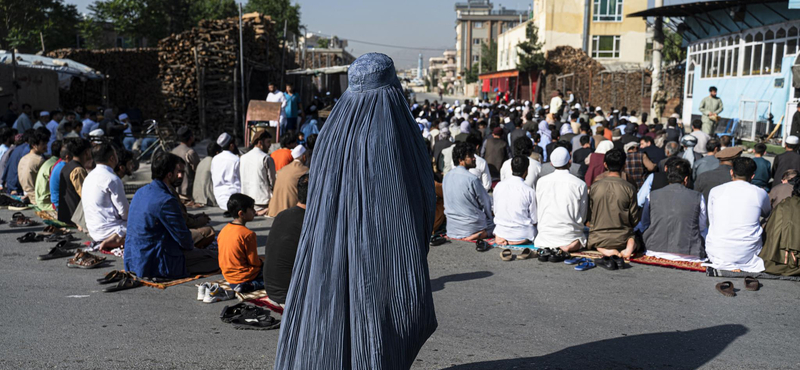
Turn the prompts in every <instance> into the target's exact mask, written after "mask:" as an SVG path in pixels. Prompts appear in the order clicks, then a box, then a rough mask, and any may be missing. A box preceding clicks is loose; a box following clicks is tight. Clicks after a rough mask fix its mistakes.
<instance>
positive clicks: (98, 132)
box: [89, 128, 106, 136]
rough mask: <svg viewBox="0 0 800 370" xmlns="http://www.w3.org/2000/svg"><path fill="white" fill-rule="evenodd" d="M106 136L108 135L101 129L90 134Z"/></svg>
mask: <svg viewBox="0 0 800 370" xmlns="http://www.w3.org/2000/svg"><path fill="white" fill-rule="evenodd" d="M105 134H106V133H105V132H103V130H102V129H99V128H98V129H96V130H92V132H90V133H89V136H103V135H105Z"/></svg>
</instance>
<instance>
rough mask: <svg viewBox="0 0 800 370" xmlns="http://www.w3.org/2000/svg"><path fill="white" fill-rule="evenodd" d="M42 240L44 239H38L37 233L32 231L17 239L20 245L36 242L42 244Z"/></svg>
mask: <svg viewBox="0 0 800 370" xmlns="http://www.w3.org/2000/svg"><path fill="white" fill-rule="evenodd" d="M42 239H43V238H40V237H37V236H36V233H35V232H32V231H31V232H29V233H25V235H23V236H20V237H19V238H17V241H18V242H20V243H34V242H40V241H42Z"/></svg>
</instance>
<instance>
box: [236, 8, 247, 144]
mask: <svg viewBox="0 0 800 370" xmlns="http://www.w3.org/2000/svg"><path fill="white" fill-rule="evenodd" d="M242 12H243V10H242V4H241V3H239V68H240V73H241V79H240V80H239V86H241V89H242V100H241V104H242V111H241V113H242V117H241V118H242V132H244V133H245V134H246V133H247V97H245V96H244V84H245V83H246V82H247V79H246V78H245V76H244V37H243V32H244V31H243V29H242V28H243V26H244V25H243V23H244V22H242ZM235 73H236V72H234V74H235ZM234 127H236V126H234ZM236 134H237V130H234V137H235V136H236Z"/></svg>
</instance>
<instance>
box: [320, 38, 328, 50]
mask: <svg viewBox="0 0 800 370" xmlns="http://www.w3.org/2000/svg"><path fill="white" fill-rule="evenodd" d="M330 44H331V40H329V39H326V38H324V37H320V38H318V39H317V47H318V48H320V49H327V48H328V46H330Z"/></svg>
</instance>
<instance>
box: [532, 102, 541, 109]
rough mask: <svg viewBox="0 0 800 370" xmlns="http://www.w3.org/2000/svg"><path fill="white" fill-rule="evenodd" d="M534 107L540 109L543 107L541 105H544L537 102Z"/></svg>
mask: <svg viewBox="0 0 800 370" xmlns="http://www.w3.org/2000/svg"><path fill="white" fill-rule="evenodd" d="M533 107H534V108H536V109H539V108H541V107H542V105H541V104H539V103H536V105H534V106H533Z"/></svg>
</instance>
